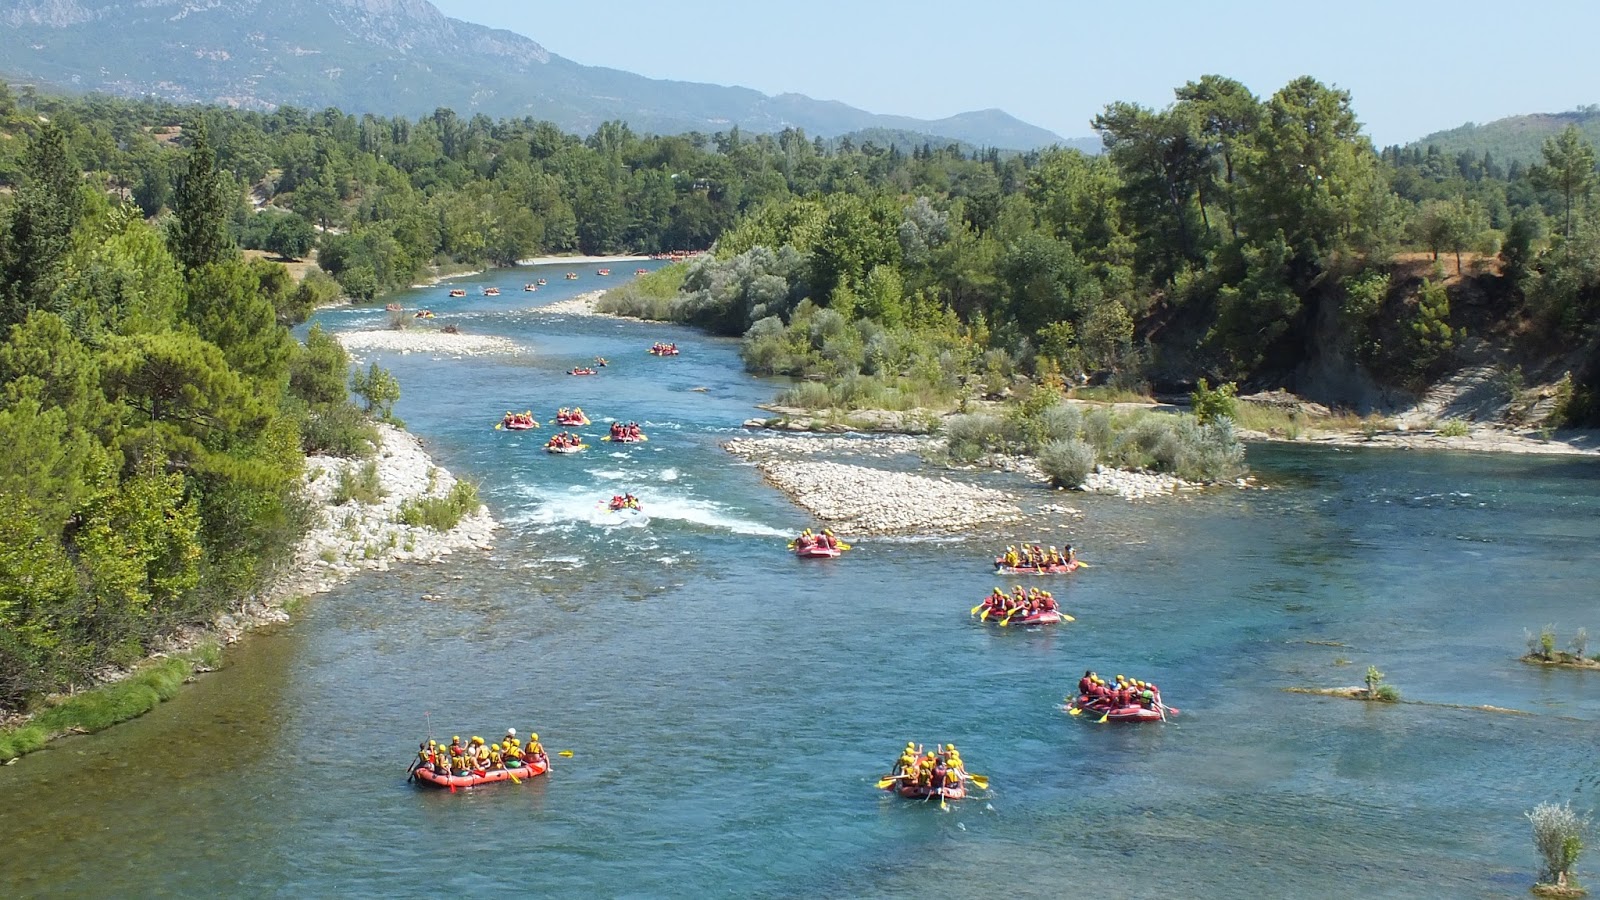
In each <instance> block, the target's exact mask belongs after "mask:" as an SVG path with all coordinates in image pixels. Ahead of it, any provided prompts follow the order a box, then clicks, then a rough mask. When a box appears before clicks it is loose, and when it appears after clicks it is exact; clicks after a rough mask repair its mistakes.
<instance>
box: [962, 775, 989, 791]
mask: <svg viewBox="0 0 1600 900" xmlns="http://www.w3.org/2000/svg"><path fill="white" fill-rule="evenodd" d="M967 779H968V780H969V781H971V782H972V783H973V784H975V785H977V786H978V790H981V791H987V790H988V789H989V776H987V775H973V774H972V773H970V772H969V773H967Z"/></svg>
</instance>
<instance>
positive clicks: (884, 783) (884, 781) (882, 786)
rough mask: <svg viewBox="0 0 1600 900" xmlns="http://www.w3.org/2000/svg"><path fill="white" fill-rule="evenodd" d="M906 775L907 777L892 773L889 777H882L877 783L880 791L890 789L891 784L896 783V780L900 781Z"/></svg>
mask: <svg viewBox="0 0 1600 900" xmlns="http://www.w3.org/2000/svg"><path fill="white" fill-rule="evenodd" d="M904 777H905V776H904V775H890V776H889V777H888V778H881V779H879V780H878V783H877V785H876V787H877V788H878V790H880V791H887V790H888V789H889V786H890V785H892V784H894V783H895V782H896V781H899V780H900V779H902V778H904Z"/></svg>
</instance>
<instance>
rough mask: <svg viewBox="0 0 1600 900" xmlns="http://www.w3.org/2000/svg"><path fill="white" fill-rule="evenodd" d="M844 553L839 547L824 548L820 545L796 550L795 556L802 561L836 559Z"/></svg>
mask: <svg viewBox="0 0 1600 900" xmlns="http://www.w3.org/2000/svg"><path fill="white" fill-rule="evenodd" d="M843 552H844V551H842V550H840V549H839V548H838V547H824V546H822V545H820V544H812V545H811V546H809V547H795V548H794V555H795V556H798V557H800V558H801V559H834V558H836V557H838V556H839V554H841V553H843Z"/></svg>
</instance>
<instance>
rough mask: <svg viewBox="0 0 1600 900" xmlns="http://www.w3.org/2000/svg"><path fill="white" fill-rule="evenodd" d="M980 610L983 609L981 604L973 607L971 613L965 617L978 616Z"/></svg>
mask: <svg viewBox="0 0 1600 900" xmlns="http://www.w3.org/2000/svg"><path fill="white" fill-rule="evenodd" d="M980 609H983V604H982V603H979V604H978V605H977V606H974V607H973V608H972V612H969V613H967V615H969V616H975V615H977V614H978V610H980Z"/></svg>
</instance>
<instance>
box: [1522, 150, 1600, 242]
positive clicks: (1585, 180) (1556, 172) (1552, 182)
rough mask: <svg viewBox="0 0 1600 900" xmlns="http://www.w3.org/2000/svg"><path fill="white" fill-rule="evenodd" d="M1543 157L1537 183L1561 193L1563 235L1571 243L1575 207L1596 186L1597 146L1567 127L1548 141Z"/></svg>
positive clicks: (1535, 180) (1535, 169)
mask: <svg viewBox="0 0 1600 900" xmlns="http://www.w3.org/2000/svg"><path fill="white" fill-rule="evenodd" d="M1540 154H1541V155H1542V156H1543V157H1544V164H1543V165H1540V166H1537V167H1535V168H1534V170H1533V179H1534V183H1535V184H1537V185H1539V186H1540V187H1541V188H1543V189H1544V190H1550V191H1556V192H1558V193H1560V194H1561V199H1562V208H1563V209H1564V210H1565V212H1566V225H1565V227H1564V228H1563V229H1562V232H1561V233H1562V236H1563V237H1565V238H1566V239H1567V240H1569V241H1570V240H1571V239H1572V207H1573V204H1574V202H1575V201H1578V200H1583V199H1586V198H1587V197H1588V196H1589V191H1590V190H1591V189H1592V188H1593V187H1594V177H1595V171H1594V165H1595V159H1594V145H1593V144H1591V143H1589V141H1588V139H1587V138H1585V137H1584V136H1583V132H1581V131H1579V130H1578V126H1576V125H1568V126H1567V127H1566V128H1564V129H1562V131H1561V133H1560V134H1557V135H1554V136H1552V137H1549V138H1546V139H1545V142H1544V147H1543V148H1541V149H1540Z"/></svg>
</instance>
